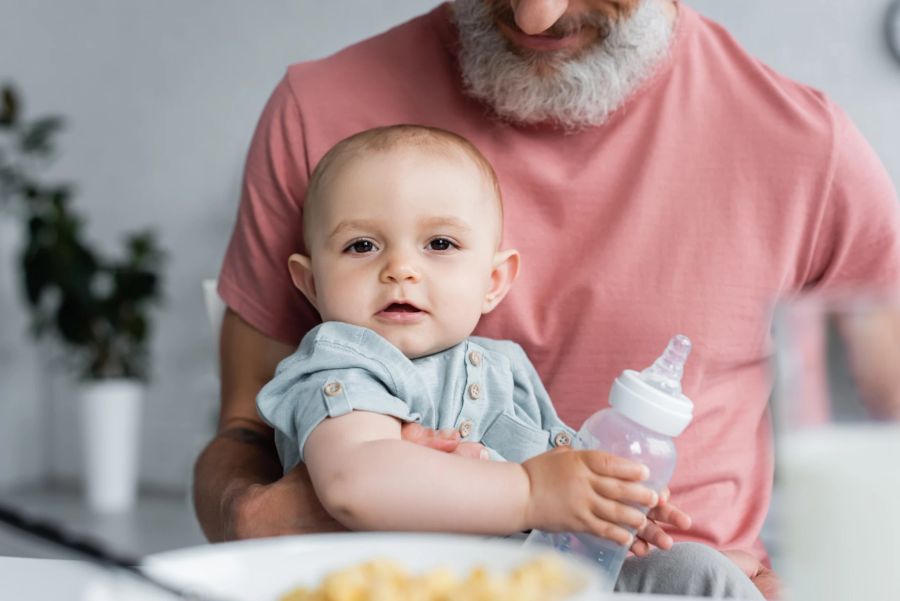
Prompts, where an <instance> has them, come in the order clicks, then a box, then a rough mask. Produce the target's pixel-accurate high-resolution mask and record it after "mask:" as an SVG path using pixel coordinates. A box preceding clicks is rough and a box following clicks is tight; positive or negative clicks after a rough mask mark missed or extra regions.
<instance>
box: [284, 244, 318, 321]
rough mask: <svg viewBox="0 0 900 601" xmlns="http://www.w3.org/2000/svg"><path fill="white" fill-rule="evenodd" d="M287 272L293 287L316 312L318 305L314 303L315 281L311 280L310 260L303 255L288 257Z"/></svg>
mask: <svg viewBox="0 0 900 601" xmlns="http://www.w3.org/2000/svg"><path fill="white" fill-rule="evenodd" d="M288 270H289V271H290V272H291V279H292V280H293V281H294V286H296V287H297V289H298V290H299V291H300V292H302V293H303V296H305V297H306V299H307V300H308V301H309V302H310V303H312V306H313V307H315V308H316V309H317V310H318V308H319V304H318V303H317V302H316V280H315V278H313V271H312V260H310V258H309V257H307V256H305V255H300V254H296V253H295V254H293V255H291V256H290V257H288Z"/></svg>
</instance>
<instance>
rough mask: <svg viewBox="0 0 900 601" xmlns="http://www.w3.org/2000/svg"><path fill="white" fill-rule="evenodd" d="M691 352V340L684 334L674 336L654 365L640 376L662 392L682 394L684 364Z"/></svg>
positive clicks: (675, 394) (674, 394) (673, 394)
mask: <svg viewBox="0 0 900 601" xmlns="http://www.w3.org/2000/svg"><path fill="white" fill-rule="evenodd" d="M690 354H691V340H690V339H689V338H688V337H687V336H684V335H683V334H678V335H677V336H675V337H673V338H672V339H671V340H670V341H669V344H668V346H666V350H664V351H663V354H662V355H660V356H659V358H658V359H657V360H656V361H654V362H653V365H651V366H650V367H648V368H647V369H645V370H644V371H642V372H641V374H640V378H641V380H643V381H644V382H645V383H647V384H649V385H650V386H652V387H654V388H656V389H657V390H659V391H660V392H664V393H666V394H669V395H672V396H676V397H677V396H681V377H682V376H683V375H684V364H685V362H686V361H687V358H688V355H690Z"/></svg>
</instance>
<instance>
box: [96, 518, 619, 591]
mask: <svg viewBox="0 0 900 601" xmlns="http://www.w3.org/2000/svg"><path fill="white" fill-rule="evenodd" d="M550 552H553V551H551V550H550V549H546V548H543V547H532V546H529V547H524V546H523V545H522V541H521V540H514V539H508V540H504V539H495V538H484V537H479V536H460V535H442V534H413V533H409V534H407V533H403V534H398V533H344V534H321V535H306V536H288V537H279V538H269V539H260V540H252V541H242V542H235V543H223V544H215V545H205V546H201V547H192V548H189V549H179V550H177V551H169V552H166V553H160V554H157V555H151V556H149V557H147V558H146V560H145V562H144V564H143V567H144V569H145V570H146V572H147V573H149V574H152V575H153V576H156V577H157V578H159V579H162V580H164V581H165V582H168V583H171V584H173V585H177V586H179V587H183V588H187V589H193V590H196V591H198V592H201V591H202V592H204V593H208V594H210V595H215V596H217V597H221V598H222V601H229V600H230V601H277V599H278V598H279V597H280V596H281V595H283V594H284V593H286V592H288V591H289V590H291V589H293V588H296V587H298V586H307V587H315V586H318V584H319V583H320V581H321V579H322V578H323V577H324V576H325V575H326V574H328V573H330V572H332V571H334V570H337V569H340V568H344V567H348V566H351V565H355V564H358V563H361V562H363V561H366V560H369V559H374V558H388V559H392V560H394V561H396V562H397V563H398V564H400V565H401V566H404V567H405V568H406V569H408V570H409V571H411V572H413V573H421V572H424V571H427V570H429V569H431V568H436V567H449V568H451V569H453V570H455V571H456V572H457V573H458V574H459V576H460V577H464V576H466V575H467V574H468V572H469V570H470V569H471V568H473V567H475V566H483V567H485V568H486V569H488V570H489V571H492V572H493V571H496V572H506V571H509V570H510V569H512V568H514V567H516V566H518V565H520V564H522V563H524V562H526V561H528V560H530V559H533V558H535V557H537V556H539V555H542V554H546V553H550ZM558 557H559V558H560V559H561V560H562V561H563V563H564V565H565V566H566V567H567V568H568V569H569V570H571V573H572V576H573V578H576V579H578V580H580V581H581V582H584V588H582V589H581V590H580V591H579V592H578V593H576V594H575V595H573V596H572V597H571V601H598V600H600V599H603V598H604V595H603V593H602V592H601V591H602V590H603V588H602V575H601V574H600V573H599V571H598V570H597V569H595V568H594V567H593V565H592V564H591V562H589V561H588V560H586V559H583V558H580V557H573V556H570V555H562V554H558ZM172 598H173V597H171V596H166V595H165V594H163V593H160V592H158V591H156V590H155V589H153V588H150V587H147V586H145V585H143V584H140V583H138V582H136V581H135V580H134V579H132V578H129V577H127V576H121V575H116V576H113V575H105V576H104V577H98V579H97V580H96V581H95V582H94V583H92V586H90V587H89V589H88V594H87V597H86V599H87V600H88V601H113V600H115V601H119V600H121V599H129V600H134V601H164V600H166V599H169V600H171V599H172Z"/></svg>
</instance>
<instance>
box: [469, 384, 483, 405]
mask: <svg viewBox="0 0 900 601" xmlns="http://www.w3.org/2000/svg"><path fill="white" fill-rule="evenodd" d="M469 398H470V399H472V400H473V401H477V400H478V399H479V398H481V386H479V385H478V384H469Z"/></svg>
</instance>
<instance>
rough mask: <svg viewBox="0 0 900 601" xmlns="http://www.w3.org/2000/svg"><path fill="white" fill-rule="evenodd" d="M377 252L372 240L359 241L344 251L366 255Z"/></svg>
mask: <svg viewBox="0 0 900 601" xmlns="http://www.w3.org/2000/svg"><path fill="white" fill-rule="evenodd" d="M373 250H375V245H374V244H373V243H372V241H371V240H357V241H356V242H353V243H352V244H350V246H348V247H347V248H345V249H344V252H350V253H356V254H365V253H370V252H372V251H373Z"/></svg>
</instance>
